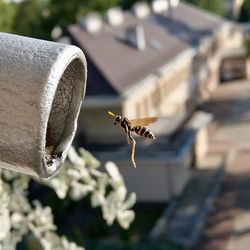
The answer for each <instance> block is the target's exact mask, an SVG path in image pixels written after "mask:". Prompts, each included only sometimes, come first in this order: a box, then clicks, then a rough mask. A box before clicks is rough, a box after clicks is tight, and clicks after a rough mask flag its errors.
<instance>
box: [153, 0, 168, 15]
mask: <svg viewBox="0 0 250 250" xmlns="http://www.w3.org/2000/svg"><path fill="white" fill-rule="evenodd" d="M168 7H169V4H168V1H167V0H154V1H153V2H152V10H153V12H154V13H155V14H162V13H166V12H167V10H168Z"/></svg>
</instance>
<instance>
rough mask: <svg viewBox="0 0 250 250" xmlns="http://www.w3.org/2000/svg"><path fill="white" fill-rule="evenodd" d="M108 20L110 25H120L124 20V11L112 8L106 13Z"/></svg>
mask: <svg viewBox="0 0 250 250" xmlns="http://www.w3.org/2000/svg"><path fill="white" fill-rule="evenodd" d="M106 20H107V22H108V24H109V25H112V26H117V25H120V24H121V23H122V22H123V20H124V15H123V11H122V9H121V8H119V7H113V8H110V9H109V10H108V11H107V13H106Z"/></svg>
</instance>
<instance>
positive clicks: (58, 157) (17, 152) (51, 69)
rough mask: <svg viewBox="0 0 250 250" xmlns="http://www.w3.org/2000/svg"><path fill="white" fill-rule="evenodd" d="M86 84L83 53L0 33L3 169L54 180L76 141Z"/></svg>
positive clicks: (0, 160) (0, 154) (0, 153)
mask: <svg viewBox="0 0 250 250" xmlns="http://www.w3.org/2000/svg"><path fill="white" fill-rule="evenodd" d="M85 84H86V60H85V57H84V54H83V53H82V51H81V50H80V49H79V48H77V47H75V46H70V45H64V44H58V43H53V42H48V41H43V40H38V39H32V38H27V37H22V36H16V35H10V34H6V33H0V167H3V168H8V169H12V170H15V171H18V172H23V173H27V174H31V175H38V176H41V177H47V176H50V175H52V174H53V173H54V172H55V171H56V170H57V169H58V168H59V167H60V166H61V165H62V163H63V161H64V159H65V158H66V155H67V151H68V149H69V147H70V145H71V142H72V140H73V137H74V134H75V130H76V122H77V118H78V114H79V111H80V106H81V103H82V99H83V97H84V94H85Z"/></svg>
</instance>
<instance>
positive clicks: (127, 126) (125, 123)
mask: <svg viewBox="0 0 250 250" xmlns="http://www.w3.org/2000/svg"><path fill="white" fill-rule="evenodd" d="M108 114H109V115H111V116H113V117H115V120H114V125H117V124H120V125H121V127H122V128H123V129H124V131H125V133H126V135H127V140H128V144H130V145H131V147H132V150H131V161H132V163H133V166H134V167H136V163H135V144H136V141H135V139H134V138H133V136H132V134H131V132H135V133H136V134H138V135H140V136H143V137H146V138H150V139H155V136H154V134H153V132H152V131H150V130H149V129H148V128H146V127H145V126H148V125H149V124H151V123H153V122H155V121H156V120H157V117H147V118H139V119H133V120H129V119H128V118H127V117H123V116H120V115H115V114H114V113H112V112H111V111H108Z"/></svg>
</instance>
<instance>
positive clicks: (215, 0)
mask: <svg viewBox="0 0 250 250" xmlns="http://www.w3.org/2000/svg"><path fill="white" fill-rule="evenodd" d="M185 1H186V2H189V3H192V4H195V5H197V6H198V7H200V8H202V9H204V10H208V11H210V12H213V13H215V14H217V15H220V16H224V15H225V9H224V4H225V1H224V0H185Z"/></svg>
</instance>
